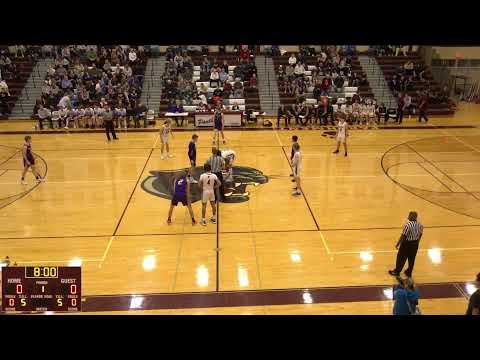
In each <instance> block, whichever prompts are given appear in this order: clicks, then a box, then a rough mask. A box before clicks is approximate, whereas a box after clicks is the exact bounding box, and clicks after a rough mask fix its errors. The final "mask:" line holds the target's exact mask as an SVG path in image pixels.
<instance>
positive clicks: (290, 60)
mask: <svg viewBox="0 0 480 360" xmlns="http://www.w3.org/2000/svg"><path fill="white" fill-rule="evenodd" d="M296 63H297V58H296V57H295V54H293V53H292V54H291V55H290V57H289V58H288V64H289V65H292V66H295V64H296Z"/></svg>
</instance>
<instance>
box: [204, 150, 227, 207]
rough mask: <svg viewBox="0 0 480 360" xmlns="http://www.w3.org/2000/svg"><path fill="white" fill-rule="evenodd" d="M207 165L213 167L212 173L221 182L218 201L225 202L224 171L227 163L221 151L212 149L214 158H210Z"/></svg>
mask: <svg viewBox="0 0 480 360" xmlns="http://www.w3.org/2000/svg"><path fill="white" fill-rule="evenodd" d="M207 164H209V165H210V166H211V167H212V173H214V174H215V175H217V177H218V180H220V183H221V185H220V189H219V193H220V196H217V200H219V201H220V200H223V198H224V195H223V194H224V192H223V174H222V169H223V167H224V165H225V162H224V160H223V158H222V153H221V152H220V150H217V148H216V147H212V156H210V157H209V158H208V160H207Z"/></svg>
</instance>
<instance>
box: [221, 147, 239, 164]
mask: <svg viewBox="0 0 480 360" xmlns="http://www.w3.org/2000/svg"><path fill="white" fill-rule="evenodd" d="M235 155H236V154H235V151H233V150H231V149H225V150H222V158H224V159H225V160H227V159H228V161H229V162H230V165H231V166H233V163H234V162H235V158H236V157H235Z"/></svg>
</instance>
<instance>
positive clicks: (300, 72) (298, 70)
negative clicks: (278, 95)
mask: <svg viewBox="0 0 480 360" xmlns="http://www.w3.org/2000/svg"><path fill="white" fill-rule="evenodd" d="M293 72H294V74H295V77H296V78H299V77H303V76H304V75H305V65H303V63H302V62H298V63H297V64H296V65H295V69H294V71H293Z"/></svg>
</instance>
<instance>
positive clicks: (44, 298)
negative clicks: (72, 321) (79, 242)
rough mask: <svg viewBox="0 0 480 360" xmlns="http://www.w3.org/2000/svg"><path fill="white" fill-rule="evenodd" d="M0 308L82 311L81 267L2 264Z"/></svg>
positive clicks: (6, 309) (10, 309)
mask: <svg viewBox="0 0 480 360" xmlns="http://www.w3.org/2000/svg"><path fill="white" fill-rule="evenodd" d="M1 272H2V310H3V311H6V312H8V311H81V304H82V296H81V295H82V294H81V289H82V287H81V275H82V272H81V268H80V267H67V266H61V267H56V266H28V267H21V266H19V267H17V266H14V267H3V268H2V269H1Z"/></svg>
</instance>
